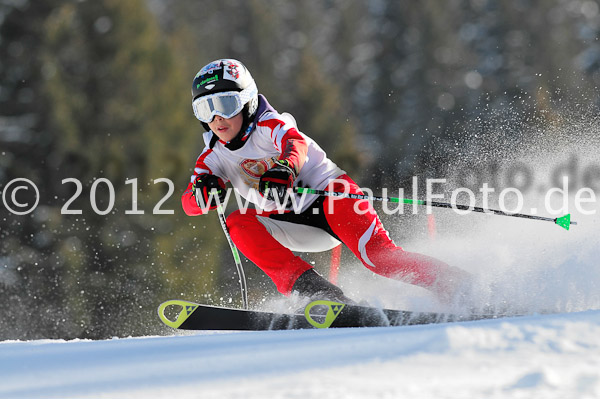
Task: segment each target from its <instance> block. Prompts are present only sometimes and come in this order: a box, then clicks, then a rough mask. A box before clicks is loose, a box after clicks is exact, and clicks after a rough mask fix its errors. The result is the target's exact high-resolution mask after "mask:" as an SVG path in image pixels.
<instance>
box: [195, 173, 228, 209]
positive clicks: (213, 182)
mask: <svg viewBox="0 0 600 399" xmlns="http://www.w3.org/2000/svg"><path fill="white" fill-rule="evenodd" d="M213 189H216V190H217V193H216V195H214V194H213V195H212V196H211V191H212V190H213ZM192 190H193V193H194V196H195V197H196V203H197V204H198V206H199V207H200V208H205V207H206V206H207V204H208V207H209V208H208V209H215V208H216V207H217V206H218V204H217V198H218V200H219V203H220V204H223V203H224V202H225V196H226V195H227V187H225V182H223V179H221V178H219V177H217V176H215V175H209V174H206V173H205V174H202V175H199V176H198V177H197V178H196V181H195V182H194V184H193V185H192Z"/></svg>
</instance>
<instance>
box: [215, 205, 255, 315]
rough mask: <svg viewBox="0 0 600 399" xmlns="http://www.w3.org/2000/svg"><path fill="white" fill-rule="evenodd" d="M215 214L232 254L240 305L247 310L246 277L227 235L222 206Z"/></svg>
mask: <svg viewBox="0 0 600 399" xmlns="http://www.w3.org/2000/svg"><path fill="white" fill-rule="evenodd" d="M217 213H218V214H219V222H221V227H222V228H223V233H225V237H227V242H228V243H229V248H231V253H232V254H233V259H234V260H235V267H236V269H237V272H238V278H239V280H240V290H241V292H242V305H243V307H244V309H248V289H247V287H246V275H245V274H244V267H243V266H242V261H241V260H240V254H239V252H238V250H237V247H236V246H235V244H234V243H233V240H232V239H231V235H230V234H229V229H228V228H227V221H226V219H225V210H224V209H223V205H221V204H219V206H218V207H217Z"/></svg>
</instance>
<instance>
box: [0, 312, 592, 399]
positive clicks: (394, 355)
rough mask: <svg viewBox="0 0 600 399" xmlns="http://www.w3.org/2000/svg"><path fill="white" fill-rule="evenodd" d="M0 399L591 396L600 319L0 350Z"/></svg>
mask: <svg viewBox="0 0 600 399" xmlns="http://www.w3.org/2000/svg"><path fill="white" fill-rule="evenodd" d="M0 397H1V398H112V399H115V398H169V399H170V398H177V399H184V398H219V399H225V398H402V397H407V398H413V399H414V398H544V399H549V398H561V399H568V398H574V399H575V398H577V399H583V398H598V397H600V310H590V311H585V312H576V313H565V314H557V315H539V316H527V317H520V318H508V319H498V320H487V321H478V322H468V323H453V324H440V325H427V326H412V327H390V328H355V329H337V330H336V329H330V330H304V331H268V332H214V333H199V334H193V335H189V334H182V335H176V336H170V337H144V338H128V339H114V340H108V341H69V342H65V341H50V340H42V341H29V342H15V341H5V342H2V343H0Z"/></svg>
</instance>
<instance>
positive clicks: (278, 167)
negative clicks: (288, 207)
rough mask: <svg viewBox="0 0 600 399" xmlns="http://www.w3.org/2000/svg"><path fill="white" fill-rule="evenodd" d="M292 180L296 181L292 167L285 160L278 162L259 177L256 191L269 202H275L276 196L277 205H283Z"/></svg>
mask: <svg viewBox="0 0 600 399" xmlns="http://www.w3.org/2000/svg"><path fill="white" fill-rule="evenodd" d="M294 180H296V171H295V170H294V168H293V167H292V165H291V164H290V163H289V162H288V161H287V160H285V159H283V160H279V161H277V162H276V163H275V165H273V167H272V168H271V169H269V170H267V171H266V172H265V173H263V175H262V176H261V177H260V182H259V183H258V191H260V194H261V195H262V196H263V197H266V198H267V199H268V200H271V201H275V196H277V199H279V203H280V204H283V201H284V200H285V195H286V192H287V189H288V188H292V186H293V184H294Z"/></svg>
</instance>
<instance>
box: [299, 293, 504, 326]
mask: <svg viewBox="0 0 600 399" xmlns="http://www.w3.org/2000/svg"><path fill="white" fill-rule="evenodd" d="M315 315H316V316H315ZM506 316H508V315H495V314H465V315H459V314H451V313H436V312H415V311H408V310H392V309H380V308H374V307H368V306H360V305H348V304H344V303H340V302H333V301H327V300H318V301H313V302H311V303H309V304H308V305H307V306H306V308H305V309H304V317H305V318H306V320H307V321H308V322H309V323H310V324H311V325H312V326H313V327H315V328H343V327H390V326H410V325H419V324H436V323H449V322H458V321H474V320H483V319H495V318H499V317H506Z"/></svg>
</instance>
